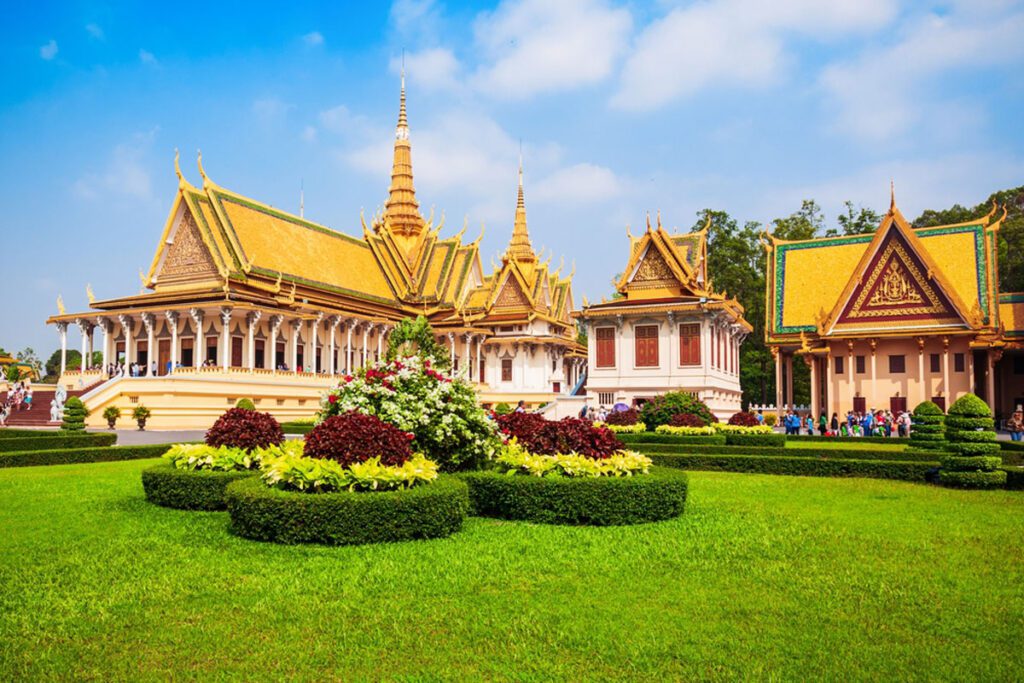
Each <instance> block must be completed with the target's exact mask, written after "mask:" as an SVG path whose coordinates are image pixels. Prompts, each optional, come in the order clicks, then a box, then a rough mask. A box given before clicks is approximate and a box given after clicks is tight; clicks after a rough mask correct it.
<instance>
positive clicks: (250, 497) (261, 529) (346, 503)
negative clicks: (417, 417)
mask: <svg viewBox="0 0 1024 683" xmlns="http://www.w3.org/2000/svg"><path fill="white" fill-rule="evenodd" d="M225 498H226V501H227V508H228V513H229V515H230V516H231V526H230V529H231V531H232V532H233V533H235V534H237V535H238V536H242V537H244V538H250V539H253V540H257V541H273V542H275V543H324V544H328V545H356V544H361V543H387V542H391V541H409V540H414V539H425V538H441V537H444V536H449V535H451V534H453V533H455V532H456V531H458V530H459V529H461V528H462V522H463V519H465V516H466V513H467V512H468V510H469V490H468V488H467V486H466V484H465V482H463V481H461V480H459V479H458V478H456V477H453V476H446V475H441V476H440V477H438V479H437V480H436V481H434V482H433V483H431V484H430V485H429V486H416V487H413V488H409V489H402V490H398V491H385V492H373V493H366V492H353V491H338V492H334V493H317V494H310V493H302V492H298V491H284V490H281V489H279V488H274V487H269V486H267V485H266V484H264V483H263V482H262V481H260V478H259V477H250V478H248V479H243V480H241V481H236V482H233V483H231V484H230V485H229V486H228V487H227V491H226V493H225Z"/></svg>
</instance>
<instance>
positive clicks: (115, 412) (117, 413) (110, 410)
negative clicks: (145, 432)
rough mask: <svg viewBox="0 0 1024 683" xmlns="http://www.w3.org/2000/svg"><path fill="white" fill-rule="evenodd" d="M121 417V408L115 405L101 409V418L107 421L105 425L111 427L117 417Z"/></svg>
mask: <svg viewBox="0 0 1024 683" xmlns="http://www.w3.org/2000/svg"><path fill="white" fill-rule="evenodd" d="M119 417H121V409H120V408H118V407H117V406H107V407H106V408H105V409H104V410H103V419H104V420H106V421H107V426H109V427H110V428H111V429H113V428H114V425H115V424H116V423H117V418H119Z"/></svg>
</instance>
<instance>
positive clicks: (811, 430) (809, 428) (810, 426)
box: [805, 411, 814, 436]
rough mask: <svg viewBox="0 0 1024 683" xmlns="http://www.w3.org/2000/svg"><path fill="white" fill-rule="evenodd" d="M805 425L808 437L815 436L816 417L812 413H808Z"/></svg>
mask: <svg viewBox="0 0 1024 683" xmlns="http://www.w3.org/2000/svg"><path fill="white" fill-rule="evenodd" d="M805 424H806V426H807V436H814V416H812V415H811V413H810V411H808V412H807V417H806V418H805Z"/></svg>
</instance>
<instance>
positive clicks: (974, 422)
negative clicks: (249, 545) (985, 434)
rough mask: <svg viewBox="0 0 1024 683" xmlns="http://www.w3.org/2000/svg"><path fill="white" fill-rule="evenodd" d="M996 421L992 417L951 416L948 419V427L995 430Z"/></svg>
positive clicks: (951, 428)
mask: <svg viewBox="0 0 1024 683" xmlns="http://www.w3.org/2000/svg"><path fill="white" fill-rule="evenodd" d="M995 424H996V422H995V420H993V419H992V418H991V417H964V416H962V415H949V416H947V417H946V427H947V428H949V429H950V430H953V429H986V430H988V429H995Z"/></svg>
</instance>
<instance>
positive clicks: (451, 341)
mask: <svg viewBox="0 0 1024 683" xmlns="http://www.w3.org/2000/svg"><path fill="white" fill-rule="evenodd" d="M448 347H449V349H450V351H451V359H450V360H449V362H448V367H449V369H450V370H451V371H452V373H454V372H455V333H454V332H449V333H448Z"/></svg>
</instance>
